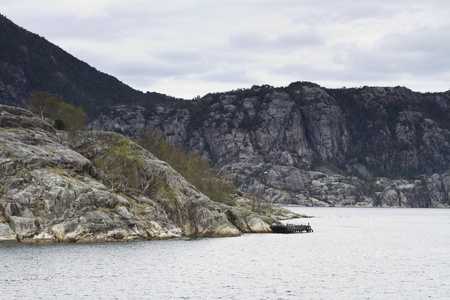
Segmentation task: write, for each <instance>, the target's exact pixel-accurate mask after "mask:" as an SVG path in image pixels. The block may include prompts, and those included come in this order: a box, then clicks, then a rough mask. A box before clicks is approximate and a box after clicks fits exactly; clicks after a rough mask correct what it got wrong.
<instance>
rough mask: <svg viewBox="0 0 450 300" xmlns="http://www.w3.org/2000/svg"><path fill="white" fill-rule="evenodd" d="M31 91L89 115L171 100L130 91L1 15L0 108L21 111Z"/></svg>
mask: <svg viewBox="0 0 450 300" xmlns="http://www.w3.org/2000/svg"><path fill="white" fill-rule="evenodd" d="M32 91H49V92H51V93H54V94H58V95H60V96H62V97H63V98H64V100H65V101H66V102H68V103H70V104H72V105H74V106H76V107H78V106H82V107H83V108H84V109H85V111H86V112H87V113H88V114H89V115H90V116H92V115H94V114H96V113H98V112H99V111H101V110H102V109H104V108H105V107H108V106H110V105H114V104H119V103H121V104H126V103H135V104H136V103H140V104H146V105H151V104H154V103H159V104H162V103H172V102H174V101H176V99H174V98H173V97H169V96H166V95H163V94H159V93H150V92H147V93H143V92H140V91H137V90H134V89H132V88H131V87H129V86H127V85H126V84H124V83H122V82H120V81H119V80H117V79H116V78H114V77H112V76H110V75H107V74H105V73H102V72H100V71H98V70H96V69H95V68H93V67H91V66H89V65H88V64H86V63H84V62H82V61H80V60H79V59H77V58H75V57H73V56H72V55H70V54H69V53H67V52H65V51H64V50H62V49H61V48H59V47H58V46H55V45H53V44H52V43H50V42H48V41H47V40H45V39H44V38H43V37H40V36H38V35H36V34H34V33H31V32H29V31H27V30H25V29H23V28H21V27H19V26H17V25H15V24H14V23H12V22H11V21H10V20H9V19H7V18H6V17H4V16H2V15H0V104H6V105H12V106H20V107H26V100H27V99H29V97H30V94H31V92H32Z"/></svg>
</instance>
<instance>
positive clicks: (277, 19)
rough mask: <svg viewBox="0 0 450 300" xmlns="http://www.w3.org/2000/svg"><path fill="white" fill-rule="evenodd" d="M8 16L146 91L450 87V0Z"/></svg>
mask: <svg viewBox="0 0 450 300" xmlns="http://www.w3.org/2000/svg"><path fill="white" fill-rule="evenodd" d="M0 13H1V14H3V15H5V16H6V17H8V18H9V19H11V20H12V21H13V22H15V23H16V24H17V25H19V26H21V27H23V28H25V29H27V30H29V31H31V32H34V33H36V34H39V35H40V36H43V37H45V38H46V39H47V40H49V41H50V42H52V43H54V44H56V45H58V46H60V47H61V48H63V49H64V50H66V51H67V52H69V53H71V54H72V55H74V56H76V57H77V58H79V59H81V60H83V61H85V62H87V63H88V64H90V65H91V66H93V67H95V68H96V69H98V70H100V71H102V72H105V73H108V74H111V75H113V76H115V77H117V78H118V79H119V80H121V81H122V82H124V83H126V84H128V85H130V86H131V87H133V88H136V89H139V90H142V91H144V92H145V91H156V92H160V93H165V94H168V95H171V96H175V97H182V98H186V99H190V98H193V97H195V96H197V95H200V96H203V95H205V94H206V93H209V92H219V91H227V90H232V89H237V88H247V87H251V86H252V85H254V84H258V85H260V84H269V85H273V86H286V85H288V84H289V83H291V82H294V81H312V82H315V83H318V84H320V85H322V86H324V87H330V88H331V87H338V88H339V87H343V86H346V87H358V86H364V85H369V86H397V85H401V86H406V87H408V88H410V89H412V90H415V91H422V92H426V91H431V92H440V91H447V90H449V89H450V1H449V0H441V1H433V0H389V1H384V0H377V1H374V0H371V1H360V0H353V1H351V0H344V1H339V0H273V1H272V0H259V1H258V0H189V1H188V0H164V1H161V0H158V1H154V0H64V1H57V0H39V1H36V0H2V1H1V3H0Z"/></svg>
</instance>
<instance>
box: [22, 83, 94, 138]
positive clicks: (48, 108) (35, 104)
mask: <svg viewBox="0 0 450 300" xmlns="http://www.w3.org/2000/svg"><path fill="white" fill-rule="evenodd" d="M27 105H28V108H29V109H30V110H31V111H32V112H33V113H35V114H36V115H38V116H40V117H41V118H42V119H46V118H47V119H50V120H51V121H52V122H53V124H52V125H53V126H54V127H55V128H56V129H58V130H66V131H68V132H75V131H78V130H83V129H85V123H86V120H87V115H86V113H85V111H84V109H83V108H82V107H78V108H75V107H74V106H73V105H71V104H68V103H66V102H64V100H63V98H62V97H61V96H59V95H55V94H52V93H50V92H48V91H36V92H33V93H32V94H31V98H30V99H29V100H28V102H27Z"/></svg>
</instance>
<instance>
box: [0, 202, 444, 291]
mask: <svg viewBox="0 0 450 300" xmlns="http://www.w3.org/2000/svg"><path fill="white" fill-rule="evenodd" d="M290 209H292V210H294V211H296V212H299V213H304V214H307V215H314V216H316V217H315V218H313V219H303V220H294V221H291V222H292V223H298V224H300V223H303V224H305V223H307V222H310V223H311V226H312V227H313V229H314V233H309V234H306V233H303V234H289V235H287V234H247V235H243V236H240V237H234V238H220V239H218V238H217V239H198V240H170V241H152V242H133V243H99V244H70V245H23V244H17V243H16V244H10V243H9V244H5V243H3V244H0V255H1V258H2V259H1V260H0V270H2V272H0V291H1V293H0V299H57V298H58V299H61V298H65V299H142V298H146V299H149V298H155V299H300V298H302V299H355V298H357V299H388V298H395V299H425V298H435V299H446V298H450V272H449V270H450V265H449V262H450V250H449V249H450V210H444V209H394V208H392V209H390V208H379V209H378V208H290Z"/></svg>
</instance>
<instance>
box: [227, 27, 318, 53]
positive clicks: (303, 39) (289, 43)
mask: <svg viewBox="0 0 450 300" xmlns="http://www.w3.org/2000/svg"><path fill="white" fill-rule="evenodd" d="M230 44H231V46H232V47H234V48H235V49H242V50H245V49H256V50H266V51H267V50H270V51H273V50H277V51H279V50H283V51H291V50H295V49H302V48H305V47H311V46H318V45H322V44H324V39H323V38H322V36H321V35H320V33H319V32H318V31H316V30H303V31H298V32H295V33H287V34H279V35H278V36H276V37H275V38H267V37H262V35H261V34H259V33H244V34H238V35H234V36H232V37H231V38H230Z"/></svg>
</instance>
